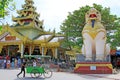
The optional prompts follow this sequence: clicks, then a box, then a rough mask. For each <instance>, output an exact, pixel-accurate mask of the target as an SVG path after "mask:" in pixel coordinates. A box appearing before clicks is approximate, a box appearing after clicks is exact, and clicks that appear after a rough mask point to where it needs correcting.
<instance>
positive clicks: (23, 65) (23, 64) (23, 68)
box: [17, 62, 26, 77]
mask: <svg viewBox="0 0 120 80" xmlns="http://www.w3.org/2000/svg"><path fill="white" fill-rule="evenodd" d="M25 65H26V62H23V63H22V66H21V71H20V73H19V74H17V77H19V75H20V74H21V73H22V72H23V77H25Z"/></svg>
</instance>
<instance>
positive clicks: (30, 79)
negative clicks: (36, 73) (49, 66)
mask: <svg viewBox="0 0 120 80" xmlns="http://www.w3.org/2000/svg"><path fill="white" fill-rule="evenodd" d="M14 80H45V79H44V78H31V77H25V78H16V79H14Z"/></svg>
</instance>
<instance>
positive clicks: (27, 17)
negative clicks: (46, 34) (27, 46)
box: [12, 0, 44, 39]
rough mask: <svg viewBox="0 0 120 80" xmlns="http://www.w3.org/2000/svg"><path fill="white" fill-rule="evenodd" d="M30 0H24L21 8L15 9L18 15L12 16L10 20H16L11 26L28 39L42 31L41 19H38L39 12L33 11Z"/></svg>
mask: <svg viewBox="0 0 120 80" xmlns="http://www.w3.org/2000/svg"><path fill="white" fill-rule="evenodd" d="M33 4H34V2H33V1H32V0H25V4H24V5H23V6H22V8H23V9H21V10H19V11H17V13H18V14H19V16H17V17H14V16H13V17H12V20H13V21H14V22H16V24H14V25H13V26H12V28H15V30H16V31H17V32H19V33H20V34H22V35H24V36H27V37H28V38H30V39H34V38H35V37H36V36H39V35H40V33H41V32H43V31H44V30H43V20H42V21H40V20H39V16H40V15H39V14H38V13H37V12H35V10H36V8H35V7H34V6H33Z"/></svg>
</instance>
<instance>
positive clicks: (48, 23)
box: [16, 0, 120, 31]
mask: <svg viewBox="0 0 120 80" xmlns="http://www.w3.org/2000/svg"><path fill="white" fill-rule="evenodd" d="M16 1H17V7H18V6H21V4H23V3H24V0H16ZM33 1H34V3H35V4H34V6H35V7H36V8H37V12H38V13H40V14H41V16H40V20H44V26H45V30H49V29H52V30H53V29H54V28H55V29H56V30H57V31H60V25H61V23H62V22H63V20H65V18H66V17H67V15H68V12H73V11H74V10H78V9H79V8H80V7H82V6H85V5H90V6H92V4H93V3H96V4H100V5H102V6H103V7H110V9H111V13H112V14H116V15H119V16H120V5H119V0H33ZM18 9H20V7H18Z"/></svg>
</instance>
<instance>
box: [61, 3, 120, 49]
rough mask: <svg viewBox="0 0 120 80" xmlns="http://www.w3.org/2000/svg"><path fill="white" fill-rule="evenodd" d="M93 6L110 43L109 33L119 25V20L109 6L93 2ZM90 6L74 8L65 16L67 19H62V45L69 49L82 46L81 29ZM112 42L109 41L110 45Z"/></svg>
mask: <svg viewBox="0 0 120 80" xmlns="http://www.w3.org/2000/svg"><path fill="white" fill-rule="evenodd" d="M93 7H94V8H96V9H97V10H98V11H100V13H101V16H102V24H103V25H104V26H105V28H106V30H107V31H108V33H107V37H108V38H107V42H108V43H111V42H112V41H111V39H112V38H114V37H113V35H110V33H111V30H112V31H113V30H116V29H117V27H119V26H120V24H119V22H118V21H117V20H118V19H119V18H117V16H116V15H112V14H111V13H110V8H106V7H105V8H103V7H102V5H97V4H93ZM90 8H91V7H90V6H88V5H86V6H84V7H81V8H80V9H79V10H75V11H73V12H70V13H69V15H68V16H67V19H65V20H64V22H63V23H62V25H61V26H60V28H61V33H63V34H64V35H65V36H66V39H65V41H64V42H63V46H64V47H67V48H69V49H72V48H74V47H75V46H78V47H80V48H81V47H82V44H83V42H82V41H83V39H82V33H81V32H82V29H83V27H84V25H85V13H86V12H87V11H88V10H89V9H90ZM112 44H114V43H111V45H112Z"/></svg>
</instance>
